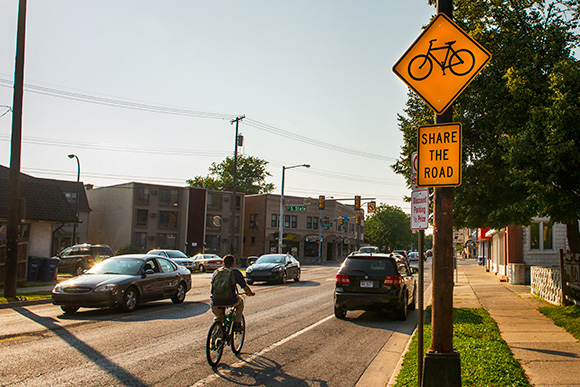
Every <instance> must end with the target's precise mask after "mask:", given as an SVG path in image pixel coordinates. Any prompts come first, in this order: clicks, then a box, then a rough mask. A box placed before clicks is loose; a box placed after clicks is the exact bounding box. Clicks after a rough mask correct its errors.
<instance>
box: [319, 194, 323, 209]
mask: <svg viewBox="0 0 580 387" xmlns="http://www.w3.org/2000/svg"><path fill="white" fill-rule="evenodd" d="M318 209H319V210H324V195H320V196H319V197H318Z"/></svg>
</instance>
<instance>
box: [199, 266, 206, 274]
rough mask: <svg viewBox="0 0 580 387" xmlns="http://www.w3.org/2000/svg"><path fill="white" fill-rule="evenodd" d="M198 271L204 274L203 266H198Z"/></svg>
mask: <svg viewBox="0 0 580 387" xmlns="http://www.w3.org/2000/svg"><path fill="white" fill-rule="evenodd" d="M199 271H200V272H202V273H205V266H203V265H199Z"/></svg>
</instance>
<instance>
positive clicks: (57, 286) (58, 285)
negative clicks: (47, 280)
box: [52, 284, 62, 293]
mask: <svg viewBox="0 0 580 387" xmlns="http://www.w3.org/2000/svg"><path fill="white" fill-rule="evenodd" d="M52 292H53V293H60V292H62V285H61V284H56V286H55V287H54V289H52Z"/></svg>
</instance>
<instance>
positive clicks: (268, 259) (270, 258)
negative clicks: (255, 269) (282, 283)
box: [256, 255, 284, 263]
mask: <svg viewBox="0 0 580 387" xmlns="http://www.w3.org/2000/svg"><path fill="white" fill-rule="evenodd" d="M256 263H284V256H283V255H264V256H261V257H260V258H258V260H257V261H256Z"/></svg>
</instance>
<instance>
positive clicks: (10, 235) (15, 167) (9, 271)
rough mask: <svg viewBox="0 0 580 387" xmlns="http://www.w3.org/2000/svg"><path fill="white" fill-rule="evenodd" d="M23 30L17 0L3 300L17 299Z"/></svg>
mask: <svg viewBox="0 0 580 387" xmlns="http://www.w3.org/2000/svg"><path fill="white" fill-rule="evenodd" d="M25 30H26V0H20V2H19V7H18V27H17V32H16V63H15V69H14V96H13V102H12V113H13V114H12V142H11V148H10V177H9V179H10V180H9V182H8V186H9V188H8V214H7V215H8V216H7V222H6V223H7V225H6V226H7V227H6V228H7V230H6V266H5V267H4V297H6V298H15V297H16V284H17V278H16V276H17V268H18V228H19V225H20V205H19V204H20V203H19V201H20V198H19V197H20V155H21V145H22V99H23V93H24V42H25V36H26V33H25Z"/></svg>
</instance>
